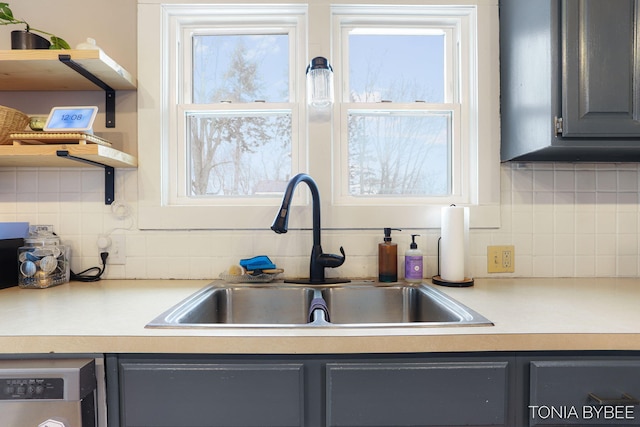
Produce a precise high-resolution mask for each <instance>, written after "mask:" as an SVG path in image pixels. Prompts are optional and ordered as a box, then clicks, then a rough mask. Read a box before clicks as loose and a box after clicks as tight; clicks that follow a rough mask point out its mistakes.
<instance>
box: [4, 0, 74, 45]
mask: <svg viewBox="0 0 640 427" xmlns="http://www.w3.org/2000/svg"><path fill="white" fill-rule="evenodd" d="M13 24H22V25H24V26H25V29H24V30H16V31H12V32H11V49H70V48H71V47H70V46H69V43H67V42H66V41H65V40H63V39H61V38H60V37H57V36H54V35H53V34H51V33H47V32H46V31H42V30H39V29H37V28H33V27H31V26H30V25H29V23H28V22H27V21H23V20H21V19H16V18H15V17H14V16H13V12H12V11H11V9H10V8H9V4H8V3H0V25H13ZM34 31H35V32H38V33H42V34H45V35H47V36H49V38H50V41H49V40H47V39H46V38H44V37H42V36H40V35H38V34H34V33H33V32H34Z"/></svg>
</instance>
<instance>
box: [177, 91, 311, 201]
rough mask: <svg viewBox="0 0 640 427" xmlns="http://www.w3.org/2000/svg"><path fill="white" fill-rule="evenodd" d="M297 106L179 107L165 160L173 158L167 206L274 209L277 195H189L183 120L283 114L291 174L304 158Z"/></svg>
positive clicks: (188, 172) (301, 163) (280, 104)
mask: <svg viewBox="0 0 640 427" xmlns="http://www.w3.org/2000/svg"><path fill="white" fill-rule="evenodd" d="M298 108H299V106H298V104H291V103H271V104H265V103H253V104H186V105H179V106H178V111H177V113H176V125H175V126H176V129H177V131H176V134H175V137H174V138H173V139H172V140H173V141H174V143H171V144H170V147H169V149H170V151H169V157H171V158H172V159H175V161H173V162H171V163H170V165H169V176H170V179H169V184H168V185H169V191H168V200H167V204H168V205H176V206H277V204H278V203H279V202H280V201H281V199H282V195H281V194H274V195H260V196H197V197H196V196H190V195H189V190H188V187H189V179H190V176H191V174H190V169H191V166H190V161H189V156H188V151H189V140H188V135H187V134H188V126H187V118H188V116H189V114H192V113H196V114H197V113H207V112H213V113H220V114H225V115H234V116H235V115H247V116H255V115H256V114H257V115H260V114H264V115H265V116H268V115H271V114H281V113H287V114H290V115H291V126H292V127H291V171H290V173H292V174H293V171H297V170H300V168H301V167H302V165H303V164H304V159H305V158H306V150H305V148H304V144H299V143H295V141H303V140H304V138H303V137H302V135H300V128H299V125H298V123H299V114H300V113H299V111H298Z"/></svg>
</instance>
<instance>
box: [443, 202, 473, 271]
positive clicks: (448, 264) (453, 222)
mask: <svg viewBox="0 0 640 427" xmlns="http://www.w3.org/2000/svg"><path fill="white" fill-rule="evenodd" d="M441 221H442V222H441V231H440V233H441V235H440V237H441V240H440V277H441V278H442V279H443V280H446V281H448V282H462V281H464V279H465V273H466V265H467V256H468V254H467V242H468V235H469V209H468V208H465V207H459V206H455V205H451V206H447V207H444V208H442V211H441Z"/></svg>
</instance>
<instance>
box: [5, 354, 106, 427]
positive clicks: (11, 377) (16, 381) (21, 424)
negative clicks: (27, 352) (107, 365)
mask: <svg viewBox="0 0 640 427" xmlns="http://www.w3.org/2000/svg"><path fill="white" fill-rule="evenodd" d="M96 403H97V399H96V366H95V361H94V360H93V359H25V360H13V359H12V360H0V425H1V426H2V427H95V426H96V425H97V416H96Z"/></svg>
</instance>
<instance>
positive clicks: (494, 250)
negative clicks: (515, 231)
mask: <svg viewBox="0 0 640 427" xmlns="http://www.w3.org/2000/svg"><path fill="white" fill-rule="evenodd" d="M514 257H515V246H513V245H508V246H487V272H488V273H514V272H515V271H516V268H515V267H516V266H515V258H514Z"/></svg>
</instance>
